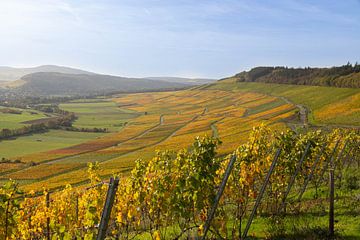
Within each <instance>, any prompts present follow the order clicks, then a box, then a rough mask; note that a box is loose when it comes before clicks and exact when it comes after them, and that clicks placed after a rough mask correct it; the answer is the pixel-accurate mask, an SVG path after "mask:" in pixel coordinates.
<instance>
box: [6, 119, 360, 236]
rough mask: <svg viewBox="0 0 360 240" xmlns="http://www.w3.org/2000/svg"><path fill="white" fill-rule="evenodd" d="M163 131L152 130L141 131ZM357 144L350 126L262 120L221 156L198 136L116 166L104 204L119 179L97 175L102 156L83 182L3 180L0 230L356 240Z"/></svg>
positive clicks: (217, 146) (213, 143)
mask: <svg viewBox="0 0 360 240" xmlns="http://www.w3.org/2000/svg"><path fill="white" fill-rule="evenodd" d="M165 121H166V120H165ZM173 121H175V122H176V123H173V125H176V127H175V128H178V129H180V131H183V132H186V131H187V127H184V128H181V124H182V123H184V122H186V121H189V120H188V119H181V118H175V119H174V120H173ZM177 124H179V126H178V125H177ZM165 126H166V125H165ZM197 126H198V125H194V126H193V127H192V128H193V129H196V127H197ZM200 126H201V125H200ZM230 126H231V124H230ZM200 128H201V127H200ZM219 129H220V128H219ZM154 130H155V129H154ZM167 131H168V128H167V127H164V128H163V129H161V130H159V131H156V132H151V131H150V132H151V135H150V136H149V137H148V139H151V136H152V135H159V134H161V133H162V132H166V134H168V133H167ZM166 134H165V135H166ZM134 140H137V139H136V138H134ZM359 143H360V138H359V132H358V131H357V130H339V129H335V130H332V131H330V132H323V131H320V130H318V131H308V132H298V131H293V130H286V131H277V130H272V129H271V128H269V127H267V126H265V125H264V124H261V125H259V126H258V127H255V128H253V130H252V131H251V132H250V136H249V138H248V140H247V141H244V143H243V144H241V145H240V146H238V147H236V148H233V152H231V153H230V154H228V155H224V154H220V153H222V151H223V150H221V149H222V148H221V141H220V140H219V139H217V138H213V137H196V138H195V141H194V143H193V144H192V145H191V146H188V147H186V148H184V149H182V150H178V151H171V150H164V151H157V152H156V153H155V156H154V157H153V158H151V159H150V160H149V161H144V160H142V159H139V160H137V161H136V163H135V166H134V167H133V169H132V170H131V172H130V173H129V174H126V175H123V174H121V173H117V174H115V176H114V177H116V179H118V178H119V179H120V181H119V182H118V186H117V191H116V195H115V196H114V197H115V199H114V203H113V204H112V205H111V204H110V205H109V202H108V200H107V201H106V204H105V199H106V198H107V197H109V196H108V195H109V192H110V190H109V191H108V190H107V189H108V188H109V189H112V190H113V193H115V190H116V189H115V187H116V186H115V182H116V184H117V180H115V182H114V181H111V182H110V183H108V182H103V181H102V180H101V178H100V175H99V174H101V173H102V171H103V170H102V169H101V168H102V167H103V165H102V164H100V163H89V164H88V168H87V170H86V175H87V177H88V179H89V181H90V182H89V185H88V187H84V186H82V187H72V186H70V185H67V187H66V188H64V189H62V190H59V191H54V192H51V193H49V192H48V191H47V190H44V191H43V192H42V193H39V192H34V191H25V192H24V191H23V190H21V189H19V187H18V184H17V183H16V182H15V181H11V182H8V183H6V184H5V185H4V186H3V187H2V188H1V193H0V197H1V200H2V201H1V205H0V219H1V220H0V221H1V222H0V233H1V234H2V236H1V237H0V238H1V239H74V238H76V239H94V238H96V236H97V235H98V233H99V232H100V233H106V234H105V235H106V236H107V237H108V239H187V238H206V239H239V238H246V237H249V238H252V239H254V238H255V239H256V238H260V239H263V238H271V239H284V238H286V239H299V238H300V239H304V238H306V239H327V238H328V237H334V236H335V237H341V236H344V237H347V238H346V239H354V238H358V237H360V232H359V229H358V222H359V217H358V216H359V214H360V209H359V207H358V206H359V199H358V196H359V193H360V175H359V173H358V172H359V167H360V158H359V156H360V155H359V154H360V152H359V150H360V148H359V147H360V144H359ZM138 144H141V141H139V142H138ZM124 148H126V149H127V148H128V147H127V146H126V147H124ZM167 149H172V148H170V147H169V148H167ZM329 175H330V177H329ZM330 180H333V181H330ZM329 184H330V187H329ZM108 185H109V186H108ZM331 186H335V188H332V187H331ZM114 189H115V190H114ZM107 191H108V194H107ZM333 200H334V201H333ZM110 202H111V201H110ZM104 205H105V206H106V208H104ZM103 209H104V211H103ZM109 210H110V211H111V210H112V211H111V216H110V219H109V221H106V226H107V230H106V228H105V229H104V224H103V223H104V222H103V221H104V219H103V218H104V212H106V211H107V212H108V213H109ZM328 216H329V217H328ZM333 216H335V219H336V221H334V219H333V218H332V217H333ZM253 217H255V218H253ZM329 219H330V220H329ZM331 219H332V220H331ZM328 222H329V223H328ZM328 224H329V225H330V226H329V227H328ZM331 224H335V225H334V228H335V232H334V233H333V232H331ZM329 229H330V232H329ZM205 234H206V236H205ZM329 234H330V235H329Z"/></svg>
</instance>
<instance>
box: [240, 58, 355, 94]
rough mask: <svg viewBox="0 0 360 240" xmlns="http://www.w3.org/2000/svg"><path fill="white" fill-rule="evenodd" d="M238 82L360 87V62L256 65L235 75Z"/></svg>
mask: <svg viewBox="0 0 360 240" xmlns="http://www.w3.org/2000/svg"><path fill="white" fill-rule="evenodd" d="M234 77H235V78H236V79H237V81H238V82H264V83H279V84H296V85H313V86H327V87H344V88H360V65H359V64H358V63H355V64H354V65H353V64H350V63H347V64H346V65H343V66H339V67H331V68H310V67H306V68H288V67H256V68H253V69H251V70H250V71H247V72H246V71H245V72H241V73H239V74H236V75H235V76H234Z"/></svg>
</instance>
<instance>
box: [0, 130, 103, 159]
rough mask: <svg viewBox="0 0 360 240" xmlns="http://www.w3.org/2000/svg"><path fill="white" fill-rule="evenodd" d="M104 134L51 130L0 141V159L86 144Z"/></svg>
mask: <svg viewBox="0 0 360 240" xmlns="http://www.w3.org/2000/svg"><path fill="white" fill-rule="evenodd" d="M103 134H104V133H84V132H69V131H62V130H51V131H49V132H45V133H40V134H33V135H28V136H22V137H18V138H16V139H13V140H3V141H0V158H2V157H5V158H11V157H16V156H21V155H25V154H31V153H36V152H44V151H48V150H53V149H59V148H65V147H69V146H72V145H75V144H79V143H83V142H86V141H88V140H90V139H94V138H96V137H99V136H101V135H103Z"/></svg>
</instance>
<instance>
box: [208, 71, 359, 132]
mask: <svg viewBox="0 0 360 240" xmlns="http://www.w3.org/2000/svg"><path fill="white" fill-rule="evenodd" d="M202 88H203V89H218V90H232V91H237V92H257V93H262V94H267V95H271V96H277V97H284V98H286V99H288V100H289V101H291V102H293V103H294V104H300V105H303V106H305V107H306V108H307V109H308V111H309V121H310V123H312V124H316V125H328V124H331V125H343V126H360V89H355V88H335V87H319V86H303V85H301V86H299V85H289V84H273V83H253V82H236V79H235V78H229V79H226V80H223V81H219V82H217V83H216V84H211V85H207V86H205V87H202Z"/></svg>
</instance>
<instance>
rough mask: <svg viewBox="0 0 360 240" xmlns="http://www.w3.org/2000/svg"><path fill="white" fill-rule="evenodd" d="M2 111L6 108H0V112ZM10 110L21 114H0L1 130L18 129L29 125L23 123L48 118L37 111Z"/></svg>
mask: <svg viewBox="0 0 360 240" xmlns="http://www.w3.org/2000/svg"><path fill="white" fill-rule="evenodd" d="M1 109H6V107H1V106H0V110H1ZM10 109H13V110H17V111H21V114H14V113H3V112H0V129H4V128H8V129H16V128H20V127H23V126H26V125H28V124H26V123H23V122H26V121H31V120H36V119H41V118H47V116H46V115H45V114H44V113H42V112H39V111H35V110H26V109H19V108H10Z"/></svg>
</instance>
